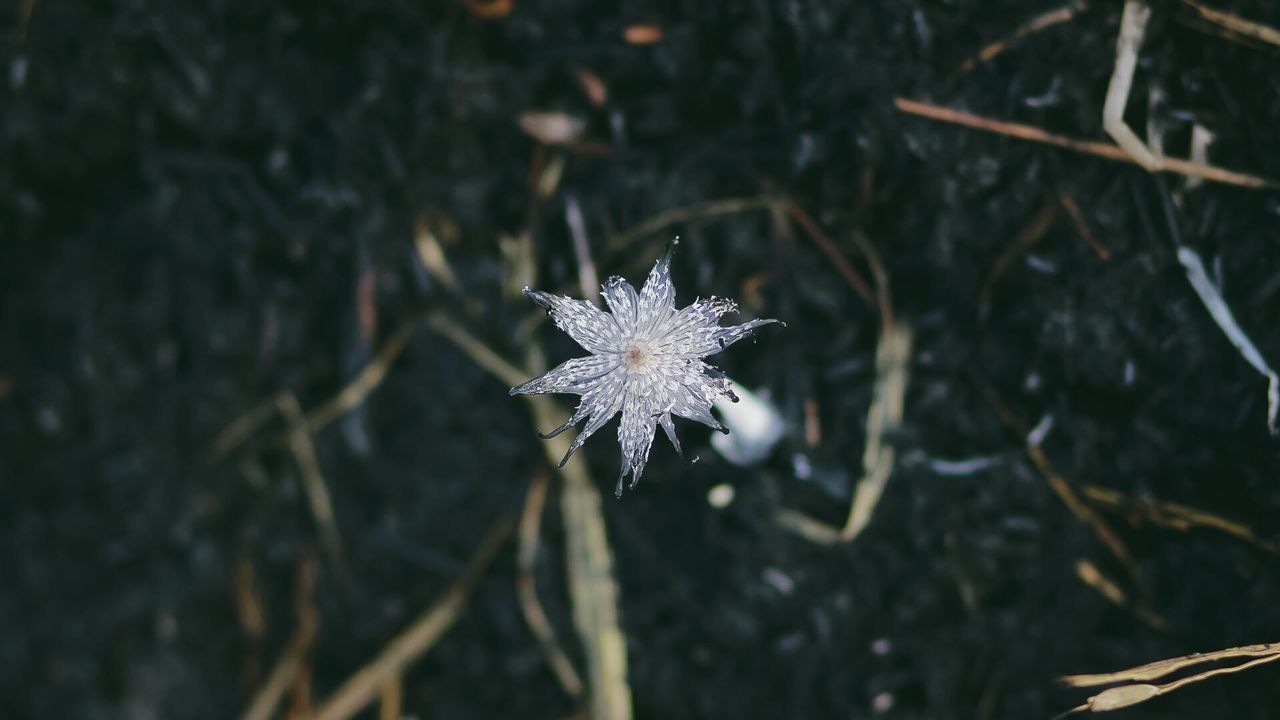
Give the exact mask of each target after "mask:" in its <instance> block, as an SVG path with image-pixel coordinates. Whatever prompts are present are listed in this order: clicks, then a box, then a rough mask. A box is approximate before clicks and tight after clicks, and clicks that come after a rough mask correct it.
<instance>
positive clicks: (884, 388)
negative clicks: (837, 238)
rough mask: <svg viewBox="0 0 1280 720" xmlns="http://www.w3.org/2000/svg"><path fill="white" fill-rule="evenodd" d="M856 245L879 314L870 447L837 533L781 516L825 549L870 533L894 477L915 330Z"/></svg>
mask: <svg viewBox="0 0 1280 720" xmlns="http://www.w3.org/2000/svg"><path fill="white" fill-rule="evenodd" d="M854 240H855V242H856V243H857V244H858V248H859V249H860V250H861V251H862V253H863V255H864V256H865V257H866V258H867V263H868V264H869V266H870V267H871V270H872V273H873V274H874V276H875V279H876V306H877V307H878V308H879V309H880V322H881V327H880V340H879V342H878V343H877V344H876V382H875V387H874V389H873V392H872V399H871V405H870V407H869V408H868V409H867V430H866V436H867V437H866V442H865V444H864V445H863V450H862V479H861V480H859V481H858V485H857V487H856V489H855V490H854V493H853V499H852V501H851V502H850V504H849V515H848V517H847V518H846V519H845V523H844V526H843V527H841V528H840V529H838V530H837V529H836V528H833V527H831V526H829V525H826V524H825V523H823V522H820V521H818V520H815V519H813V518H810V517H808V516H806V515H804V514H803V513H799V512H796V511H794V510H783V511H782V512H780V513H779V514H778V523H779V524H780V525H781V526H782V527H784V528H787V529H789V530H791V531H793V532H795V533H797V534H799V535H801V536H802V537H804V538H806V539H808V540H810V541H812V542H819V543H823V544H831V543H835V542H850V541H852V540H853V539H855V538H857V537H858V535H859V534H860V533H861V532H862V531H863V530H864V529H865V528H866V526H867V524H868V523H869V522H870V521H871V515H872V513H873V512H874V511H875V508H876V506H877V505H878V504H879V502H880V498H881V496H882V495H883V494H884V489H885V486H886V485H887V484H888V482H889V476H890V475H891V474H892V472H893V465H894V460H895V458H896V451H895V449H894V447H893V444H892V443H891V442H888V441H887V440H888V433H889V432H891V431H892V430H893V429H895V428H897V427H898V426H899V425H901V424H902V418H903V413H904V410H905V399H906V393H907V378H908V377H909V369H910V363H911V330H910V328H908V327H907V326H906V325H904V324H901V323H898V322H896V321H895V320H894V317H893V302H892V300H891V299H890V295H889V278H888V275H887V274H886V273H885V271H884V265H883V264H882V263H881V262H880V257H879V255H878V254H877V253H876V251H875V248H874V247H873V246H872V245H871V243H870V242H868V241H867V240H866V238H864V237H863V236H862V235H860V234H855V236H854Z"/></svg>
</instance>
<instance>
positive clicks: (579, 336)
mask: <svg viewBox="0 0 1280 720" xmlns="http://www.w3.org/2000/svg"><path fill="white" fill-rule="evenodd" d="M524 294H525V295H527V296H528V297H529V299H530V300H532V301H534V302H536V303H538V304H539V305H541V306H542V307H544V308H546V309H547V311H548V312H549V313H551V319H552V320H553V321H554V322H555V324H556V327H558V328H560V329H561V330H563V331H564V332H565V334H566V335H568V336H569V337H571V338H573V340H574V342H576V343H578V344H579V345H581V346H582V348H583V349H584V350H586V351H587V352H592V353H603V352H611V351H616V350H617V346H618V342H619V339H620V337H621V336H620V334H619V332H618V324H617V323H616V322H614V319H613V318H612V317H610V316H609V315H607V314H606V313H605V312H604V311H603V310H601V309H600V308H598V307H596V306H595V305H592V304H591V303H589V302H587V301H585V300H574V299H573V298H568V297H565V296H563V295H552V294H551V293H545V292H540V291H538V290H530V289H529V288H525V289H524Z"/></svg>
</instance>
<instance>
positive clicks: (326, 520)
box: [276, 392, 350, 581]
mask: <svg viewBox="0 0 1280 720" xmlns="http://www.w3.org/2000/svg"><path fill="white" fill-rule="evenodd" d="M276 407H277V408H279V409H280V414H281V415H283V416H284V419H285V423H286V424H287V425H288V427H289V430H288V442H289V451H290V452H292V453H293V457H294V460H295V461H296V462H297V463H298V470H299V472H300V473H301V474H302V489H303V493H304V494H305V495H306V496H307V506H308V507H309V508H310V510H311V518H312V520H314V521H315V524H316V529H317V531H319V533H320V543H321V544H322V545H323V546H324V549H325V554H327V555H328V556H329V561H330V562H331V563H333V566H334V568H335V569H336V570H337V572H338V574H339V575H340V576H341V577H342V578H343V579H344V581H347V580H348V579H349V578H350V574H349V573H348V571H347V563H346V553H345V552H344V551H343V549H342V535H341V534H339V532H338V522H337V520H336V519H335V517H334V513H333V500H332V499H331V498H330V496H329V486H328V484H327V483H325V480H324V474H323V473H322V472H320V458H319V456H317V455H316V446H315V443H313V442H312V441H311V427H310V425H309V424H308V423H307V418H306V417H305V416H304V415H303V414H302V406H301V405H299V404H298V398H297V397H296V396H295V395H294V394H293V393H291V392H283V393H280V395H278V396H277V398H276Z"/></svg>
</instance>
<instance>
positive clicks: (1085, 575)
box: [1076, 558, 1166, 629]
mask: <svg viewBox="0 0 1280 720" xmlns="http://www.w3.org/2000/svg"><path fill="white" fill-rule="evenodd" d="M1076 577H1078V578H1080V582H1082V583H1084V584H1085V585H1088V586H1089V587H1091V588H1093V589H1094V590H1096V591H1098V594H1099V595H1102V596H1103V597H1104V598H1106V599H1107V600H1108V601H1109V602H1111V603H1112V604H1113V605H1115V606H1116V607H1121V608H1125V609H1127V610H1131V611H1132V612H1133V614H1134V615H1136V616H1137V617H1138V619H1139V620H1141V621H1142V622H1144V623H1146V624H1147V625H1150V626H1151V627H1153V628H1156V629H1162V628H1164V627H1165V624H1166V623H1165V621H1164V618H1162V617H1160V616H1159V615H1156V614H1155V613H1154V612H1151V611H1150V610H1148V609H1146V608H1144V607H1138V606H1136V605H1131V604H1130V602H1129V598H1128V596H1127V595H1125V592H1124V590H1121V589H1120V586H1119V585H1117V584H1116V583H1115V582H1114V581H1112V580H1111V579H1110V578H1108V577H1107V576H1106V575H1104V574H1103V573H1102V571H1101V570H1099V569H1098V566H1097V565H1094V564H1093V563H1092V562H1090V561H1089V560H1085V559H1083V558H1081V559H1079V560H1077V561H1076Z"/></svg>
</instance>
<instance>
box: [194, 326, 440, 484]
mask: <svg viewBox="0 0 1280 720" xmlns="http://www.w3.org/2000/svg"><path fill="white" fill-rule="evenodd" d="M416 324H417V323H416V321H415V320H406V321H405V322H403V323H401V325H400V327H398V328H396V331H395V332H394V333H392V334H391V337H390V338H388V339H387V341H386V342H384V343H383V344H382V347H381V348H378V354H377V355H375V356H374V357H373V359H371V360H370V361H369V363H368V364H367V365H365V366H364V367H363V368H361V370H360V372H359V373H357V374H356V376H355V377H354V378H353V379H352V380H351V382H349V383H347V384H346V385H345V386H344V387H343V388H342V389H341V390H339V391H338V393H337V394H336V395H334V396H333V397H331V398H329V399H328V400H326V401H325V402H324V404H322V405H320V407H318V408H315V409H314V410H312V411H311V412H308V413H306V416H305V417H306V423H307V425H308V426H309V427H310V431H311V432H315V431H317V430H319V429H321V428H323V427H325V426H326V425H328V424H329V423H331V422H333V421H334V420H337V419H338V418H340V417H342V416H343V415H344V414H345V413H347V412H350V411H351V410H352V409H354V408H355V407H357V406H359V405H360V403H362V402H364V401H365V399H366V398H368V397H369V394H370V393H372V392H373V391H374V390H376V389H378V386H379V385H381V384H382V381H383V380H385V379H386V377H387V372H388V371H389V370H390V369H391V365H392V364H393V363H394V362H395V361H396V358H398V357H400V353H401V352H403V351H404V348H405V345H406V344H407V343H408V341H409V337H410V336H411V335H412V334H413V329H414V326H415V325H416ZM288 398H292V404H293V406H294V407H298V399H297V397H296V396H294V395H293V394H292V393H289V392H288V391H284V392H281V393H277V394H276V395H272V396H271V397H269V398H266V399H265V400H263V401H261V402H259V403H258V404H257V405H255V406H253V407H252V408H250V409H249V410H248V411H247V412H245V413H243V414H241V415H240V416H239V417H237V418H236V419H235V420H232V421H231V422H230V423H228V425H227V427H226V428H224V429H223V430H222V432H220V433H218V436H217V437H216V438H214V441H213V444H212V445H211V446H210V449H209V453H208V457H209V459H210V460H211V461H216V460H221V459H222V458H224V457H226V456H227V455H230V454H231V453H232V452H234V451H235V450H236V449H237V448H239V447H240V446H241V445H243V444H244V443H246V442H248V440H249V438H251V437H253V436H254V435H255V434H257V433H258V431H260V430H261V429H262V428H263V427H265V426H266V425H267V423H269V422H270V421H271V420H272V419H273V418H274V417H275V416H276V413H277V412H280V411H281V408H282V407H283V406H282V405H281V403H282V402H285V403H288V402H289V400H288ZM285 440H286V442H287V441H288V438H287V437H286V438H285Z"/></svg>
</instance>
